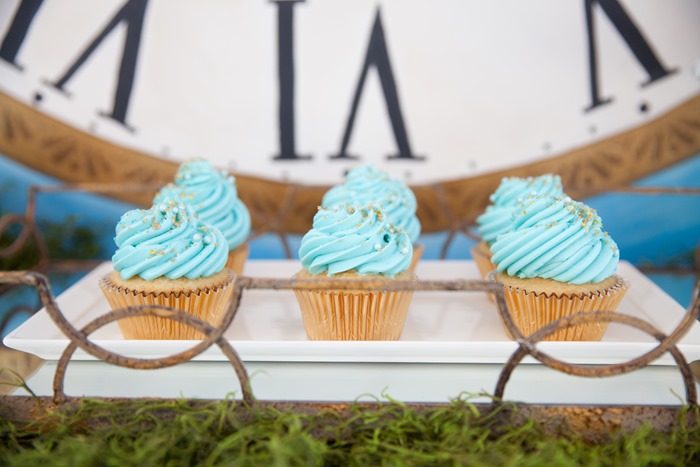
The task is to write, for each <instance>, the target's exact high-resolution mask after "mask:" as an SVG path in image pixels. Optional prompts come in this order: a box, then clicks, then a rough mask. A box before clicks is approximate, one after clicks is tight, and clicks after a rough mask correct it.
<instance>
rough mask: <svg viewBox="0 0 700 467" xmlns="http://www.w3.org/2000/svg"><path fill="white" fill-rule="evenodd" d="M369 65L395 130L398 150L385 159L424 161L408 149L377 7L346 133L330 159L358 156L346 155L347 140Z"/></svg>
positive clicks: (355, 157) (353, 122) (348, 141)
mask: <svg viewBox="0 0 700 467" xmlns="http://www.w3.org/2000/svg"><path fill="white" fill-rule="evenodd" d="M371 66H374V67H376V69H377V74H378V75H379V80H380V82H381V85H382V91H384V99H385V100H386V106H387V111H388V113H389V120H390V121H391V127H392V129H393V130H394V137H395V138H396V144H397V146H398V149H399V153H398V154H397V155H395V156H389V157H388V158H389V159H404V160H423V159H424V158H423V157H420V156H416V155H414V154H413V152H412V151H411V145H410V144H409V142H408V134H407V132H406V125H404V121H403V115H402V113H401V105H400V104H399V95H398V93H397V91H396V80H395V79H394V73H393V71H392V70H391V62H390V61H389V52H388V51H387V47H386V40H385V39H384V28H383V27H382V18H381V15H380V12H379V10H377V16H376V18H375V20H374V26H373V27H372V33H371V35H370V38H369V45H368V46H367V55H365V62H364V64H363V65H362V72H361V73H360V80H359V82H358V83H357V88H356V89H355V96H354V97H353V100H352V107H351V108H350V115H349V116H348V122H347V125H346V126H345V133H344V134H343V141H342V143H341V145H340V151H339V152H338V154H337V155H335V156H331V159H357V156H350V155H348V153H347V150H348V144H349V143H350V135H351V134H352V128H353V126H354V124H355V116H356V114H357V107H358V105H359V103H360V96H361V95H362V90H363V89H364V86H365V80H366V79H367V72H368V71H369V68H370V67H371Z"/></svg>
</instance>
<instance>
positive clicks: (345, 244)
mask: <svg viewBox="0 0 700 467" xmlns="http://www.w3.org/2000/svg"><path fill="white" fill-rule="evenodd" d="M412 255H413V245H412V244H411V240H410V238H409V237H408V234H407V233H406V232H405V231H404V230H403V229H401V228H398V227H395V226H393V225H392V224H390V223H389V222H388V220H387V216H386V215H385V214H384V212H383V211H382V210H381V208H380V207H378V205H373V204H367V205H359V204H357V205H345V206H335V207H333V208H319V210H318V212H317V213H316V215H315V216H314V221H313V228H312V229H311V230H310V231H309V232H307V233H306V235H304V237H303V238H302V239H301V246H300V247H299V258H300V259H301V265H302V267H303V268H304V269H306V270H307V271H309V272H310V273H311V274H320V273H323V272H327V273H328V275H333V274H338V273H340V272H345V271H351V270H354V271H356V272H357V273H358V274H384V275H387V276H391V277H393V276H395V275H396V274H399V273H400V272H403V271H405V270H407V269H408V267H409V266H410V264H411V259H412Z"/></svg>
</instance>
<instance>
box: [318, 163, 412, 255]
mask: <svg viewBox="0 0 700 467" xmlns="http://www.w3.org/2000/svg"><path fill="white" fill-rule="evenodd" d="M369 202H376V203H379V204H381V205H382V207H383V208H384V212H385V213H386V214H387V216H388V217H389V220H390V222H392V223H393V224H394V225H396V226H397V227H400V228H402V229H403V230H405V231H406V232H407V233H408V236H409V237H410V238H411V241H412V242H415V241H416V240H418V237H419V236H420V231H421V225H420V221H419V220H418V217H416V210H417V209H418V203H417V201H416V196H415V195H414V194H413V191H412V190H411V189H410V188H409V187H408V186H407V185H406V184H405V183H404V182H402V181H401V180H399V179H396V178H391V177H390V176H389V175H388V174H387V173H386V172H383V171H381V170H379V169H377V168H376V167H374V166H373V165H371V164H365V165H360V166H358V167H355V168H353V169H351V170H350V171H349V172H348V173H347V175H346V176H345V181H344V183H342V184H340V185H336V186H334V187H333V188H331V189H330V190H328V191H327V192H326V194H325V195H324V196H323V201H322V202H321V205H322V206H323V207H333V206H344V205H345V204H347V203H350V204H354V203H359V204H365V203H369Z"/></svg>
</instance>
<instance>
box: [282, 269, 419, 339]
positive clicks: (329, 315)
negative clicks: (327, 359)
mask: <svg viewBox="0 0 700 467" xmlns="http://www.w3.org/2000/svg"><path fill="white" fill-rule="evenodd" d="M410 277H412V278H415V275H413V274H412V273H411V274H410ZM334 280H338V281H342V280H344V279H333V278H328V277H324V278H323V279H321V281H322V282H323V283H324V284H332V282H333V281H334ZM349 280H352V279H349ZM294 293H295V295H296V297H297V300H298V302H299V307H300V309H301V316H302V319H303V321H304V329H305V330H306V334H307V336H308V337H309V339H311V340H344V341H349V340H353V341H355V340H398V339H399V337H400V336H401V332H402V331H403V327H404V323H405V322H406V316H407V314H408V307H409V304H410V303H411V299H412V298H413V290H395V291H384V290H381V282H379V283H378V284H377V283H373V289H372V290H338V289H333V288H327V289H326V288H324V289H321V288H310V287H308V286H306V287H300V288H295V289H294Z"/></svg>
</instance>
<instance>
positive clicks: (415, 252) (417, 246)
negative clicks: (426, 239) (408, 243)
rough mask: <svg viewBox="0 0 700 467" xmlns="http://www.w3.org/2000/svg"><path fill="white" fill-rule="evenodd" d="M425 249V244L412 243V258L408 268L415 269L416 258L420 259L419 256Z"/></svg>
mask: <svg viewBox="0 0 700 467" xmlns="http://www.w3.org/2000/svg"><path fill="white" fill-rule="evenodd" d="M424 251H425V246H424V245H422V244H414V245H413V259H411V265H410V266H409V267H408V270H409V271H411V272H413V271H415V270H416V265H417V264H418V260H420V258H421V256H423V252H424Z"/></svg>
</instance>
